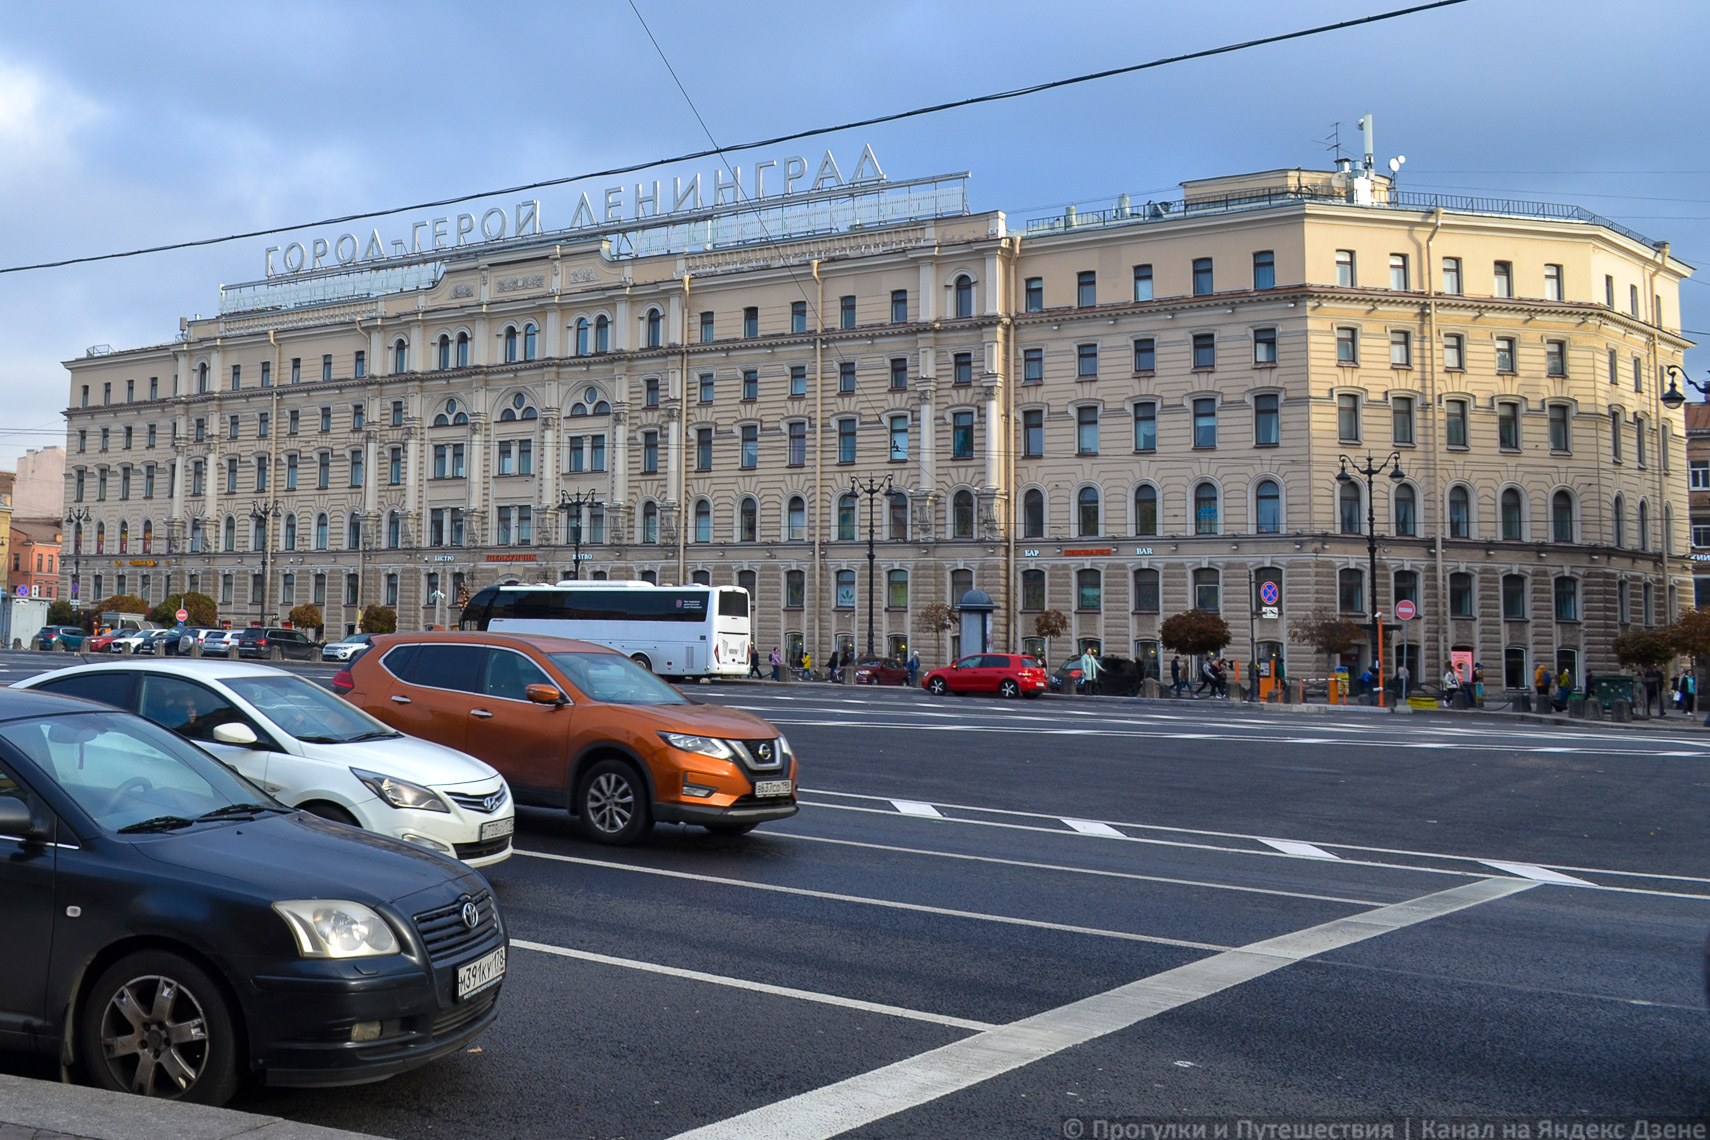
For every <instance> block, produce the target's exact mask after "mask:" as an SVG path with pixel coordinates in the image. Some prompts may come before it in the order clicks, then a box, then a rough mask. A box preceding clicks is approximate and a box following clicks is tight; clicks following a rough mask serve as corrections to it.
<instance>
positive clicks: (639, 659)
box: [629, 653, 653, 673]
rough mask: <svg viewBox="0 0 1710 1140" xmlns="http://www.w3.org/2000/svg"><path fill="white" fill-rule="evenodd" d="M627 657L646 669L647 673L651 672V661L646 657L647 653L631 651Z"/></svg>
mask: <svg viewBox="0 0 1710 1140" xmlns="http://www.w3.org/2000/svg"><path fill="white" fill-rule="evenodd" d="M629 659H630V660H631V661H633V662H635V663H636V664H637V665H639V666H641V667H642V668H643V669H645V670H647V671H648V672H649V673H651V672H653V662H652V661H651V660H650V659H649V658H648V656H647V654H645V653H631V654H630V655H629Z"/></svg>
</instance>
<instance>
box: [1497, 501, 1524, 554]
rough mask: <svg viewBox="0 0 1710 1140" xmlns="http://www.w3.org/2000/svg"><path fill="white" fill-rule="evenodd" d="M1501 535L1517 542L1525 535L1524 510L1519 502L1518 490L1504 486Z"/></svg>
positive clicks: (1505, 538)
mask: <svg viewBox="0 0 1710 1140" xmlns="http://www.w3.org/2000/svg"><path fill="white" fill-rule="evenodd" d="M1501 501H1502V512H1501V513H1502V537H1503V539H1504V540H1506V541H1508V542H1519V541H1520V540H1521V539H1523V538H1524V537H1525V536H1526V512H1525V509H1524V508H1523V507H1522V506H1521V503H1520V491H1519V490H1518V489H1517V488H1515V487H1506V488H1504V489H1503V492H1502V500H1501Z"/></svg>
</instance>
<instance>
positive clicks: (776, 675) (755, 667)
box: [748, 642, 920, 688]
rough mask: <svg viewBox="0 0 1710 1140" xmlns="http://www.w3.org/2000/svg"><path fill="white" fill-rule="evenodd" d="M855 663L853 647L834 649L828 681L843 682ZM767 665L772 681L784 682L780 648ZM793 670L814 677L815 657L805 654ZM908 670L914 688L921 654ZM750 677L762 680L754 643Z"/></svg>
mask: <svg viewBox="0 0 1710 1140" xmlns="http://www.w3.org/2000/svg"><path fill="white" fill-rule="evenodd" d="M854 663H855V649H854V647H853V646H851V647H850V648H848V649H844V648H843V647H841V646H839V647H838V648H836V649H833V650H832V651H831V657H830V660H829V662H828V664H827V666H826V680H828V681H830V682H832V683H833V684H836V683H839V682H841V681H842V680H843V671H844V670H845V669H847V668H849V666H851V665H853V664H854ZM767 664H768V665H769V666H770V667H771V670H772V680H774V681H782V680H783V679H784V655H783V654H781V653H779V652H778V647H777V646H775V645H774V646H773V647H772V652H771V654H770V656H768V657H767ZM791 668H793V669H797V670H799V671H800V673H801V675H802V676H803V677H804V678H807V677H812V675H813V657H812V656H811V655H810V654H808V653H806V652H804V653H803V654H802V655H801V656H800V657H799V658H797V659H796V661H795V663H794V664H793V665H792V666H791ZM906 668H907V669H908V683H909V687H910V688H913V687H914V684H915V679H916V678H917V677H918V676H919V675H920V654H918V653H913V654H910V655H909V659H908V663H907V665H906ZM748 675H749V676H750V677H752V678H754V679H756V680H760V679H761V674H760V649H759V647H758V646H756V645H755V644H754V643H753V642H749V643H748Z"/></svg>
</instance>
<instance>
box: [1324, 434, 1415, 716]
mask: <svg viewBox="0 0 1710 1140" xmlns="http://www.w3.org/2000/svg"><path fill="white" fill-rule="evenodd" d="M1337 458H1338V459H1339V460H1340V461H1341V464H1342V469H1341V470H1340V471H1338V472H1337V473H1336V482H1337V483H1340V484H1342V485H1343V486H1346V485H1347V484H1348V483H1350V482H1352V481H1353V479H1354V476H1355V475H1358V476H1360V477H1362V478H1364V479H1365V481H1366V561H1367V564H1368V567H1369V573H1368V575H1367V577H1366V588H1367V589H1368V590H1370V591H1371V605H1370V606H1369V607H1368V609H1369V610H1370V613H1371V622H1372V661H1373V662H1374V664H1375V667H1376V669H1377V693H1378V707H1379V708H1382V707H1383V634H1382V632H1381V631H1380V630H1379V628H1378V622H1379V620H1380V618H1379V614H1378V606H1377V518H1376V516H1375V515H1374V513H1373V504H1374V500H1375V499H1376V498H1377V496H1376V495H1375V494H1374V491H1375V490H1376V480H1377V477H1378V476H1379V475H1382V474H1383V473H1384V469H1385V468H1388V469H1389V478H1390V482H1392V483H1399V482H1401V480H1402V479H1403V478H1405V476H1403V475H1402V473H1401V453H1400V452H1399V451H1392V452H1390V455H1389V458H1388V459H1384V460H1379V461H1375V462H1374V461H1373V459H1372V457H1371V455H1370V454H1369V453H1368V454H1367V455H1366V461H1365V463H1363V464H1361V463H1357V462H1356V461H1355V460H1352V459H1349V458H1348V457H1347V456H1346V455H1341V456H1338V457H1337ZM1350 463H1353V464H1354V470H1353V474H1349V472H1348V464H1350Z"/></svg>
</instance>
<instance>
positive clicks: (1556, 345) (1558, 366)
mask: <svg viewBox="0 0 1710 1140" xmlns="http://www.w3.org/2000/svg"><path fill="white" fill-rule="evenodd" d="M1544 371H1545V372H1546V373H1548V374H1549V375H1551V376H1566V375H1567V342H1566V341H1564V340H1546V341H1545V342H1544Z"/></svg>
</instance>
